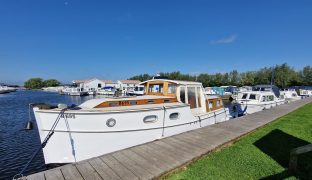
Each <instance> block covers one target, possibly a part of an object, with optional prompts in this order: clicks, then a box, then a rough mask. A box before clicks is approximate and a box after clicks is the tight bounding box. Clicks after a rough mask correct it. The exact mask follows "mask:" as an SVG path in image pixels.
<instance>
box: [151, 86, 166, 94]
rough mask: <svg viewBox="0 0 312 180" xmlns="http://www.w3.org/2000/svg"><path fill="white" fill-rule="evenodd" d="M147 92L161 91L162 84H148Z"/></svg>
mask: <svg viewBox="0 0 312 180" xmlns="http://www.w3.org/2000/svg"><path fill="white" fill-rule="evenodd" d="M149 92H152V93H162V92H163V84H150V85H149Z"/></svg>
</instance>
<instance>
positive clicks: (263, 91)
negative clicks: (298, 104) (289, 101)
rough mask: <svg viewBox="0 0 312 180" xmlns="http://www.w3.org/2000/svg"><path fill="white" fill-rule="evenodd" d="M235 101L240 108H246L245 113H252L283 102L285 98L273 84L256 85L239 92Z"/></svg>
mask: <svg viewBox="0 0 312 180" xmlns="http://www.w3.org/2000/svg"><path fill="white" fill-rule="evenodd" d="M236 102H237V103H238V104H240V106H241V109H245V108H247V109H246V113H247V114H252V113H255V112H258V111H262V110H264V109H270V108H272V107H275V106H277V105H281V104H284V103H285V98H284V96H283V95H280V91H279V89H278V88H277V87H276V86H273V85H257V86H254V87H253V89H252V91H245V92H240V93H238V95H237V99H236Z"/></svg>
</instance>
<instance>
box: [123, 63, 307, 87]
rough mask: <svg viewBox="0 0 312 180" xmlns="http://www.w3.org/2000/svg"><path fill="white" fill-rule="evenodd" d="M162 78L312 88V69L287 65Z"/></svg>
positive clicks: (165, 74) (144, 76) (173, 74)
mask: <svg viewBox="0 0 312 180" xmlns="http://www.w3.org/2000/svg"><path fill="white" fill-rule="evenodd" d="M159 74H160V76H163V77H167V78H168V79H173V80H185V81H198V82H201V83H202V84H203V86H204V87H208V86H225V85H233V86H254V85H258V84H271V82H273V83H274V85H276V86H278V87H280V88H286V87H290V86H302V85H303V86H312V67H311V66H305V67H303V68H302V69H301V70H295V69H294V68H293V67H290V66H289V65H288V64H287V63H284V64H281V65H276V66H274V67H264V68H261V69H259V70H256V71H247V72H238V71H237V70H233V71H231V72H227V73H215V74H208V73H201V74H199V75H190V74H183V73H181V72H179V71H176V72H162V73H159ZM152 78H153V76H152V75H150V74H141V75H137V76H133V77H131V78H129V79H130V80H140V81H146V80H149V79H152Z"/></svg>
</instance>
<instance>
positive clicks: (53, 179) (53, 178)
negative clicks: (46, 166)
mask: <svg viewBox="0 0 312 180" xmlns="http://www.w3.org/2000/svg"><path fill="white" fill-rule="evenodd" d="M44 175H45V179H46V180H62V179H64V177H63V174H62V172H61V170H60V169H59V168H56V169H52V170H51V171H46V172H45V173H44Z"/></svg>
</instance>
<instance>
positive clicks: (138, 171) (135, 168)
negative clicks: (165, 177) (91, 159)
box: [113, 151, 153, 179]
mask: <svg viewBox="0 0 312 180" xmlns="http://www.w3.org/2000/svg"><path fill="white" fill-rule="evenodd" d="M113 156H114V157H115V158H116V159H117V160H118V161H119V162H123V163H124V165H125V166H126V167H127V168H128V169H129V170H130V171H131V172H132V173H133V174H135V175H136V176H137V177H138V178H139V179H151V178H153V175H152V174H151V173H150V172H149V171H148V170H147V169H146V167H144V166H140V165H139V164H138V163H136V162H135V161H133V160H131V159H129V158H128V157H127V156H125V155H124V154H122V153H121V152H120V151H117V152H116V153H113Z"/></svg>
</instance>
